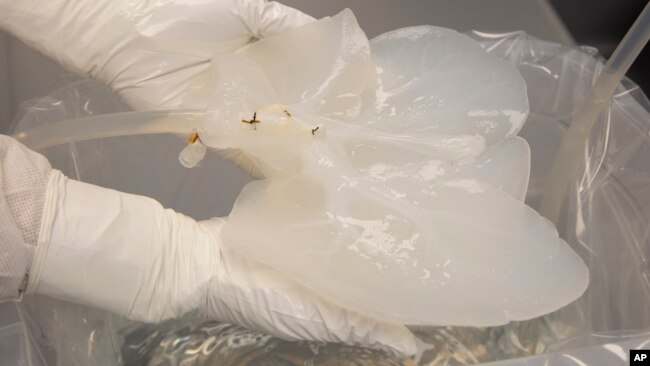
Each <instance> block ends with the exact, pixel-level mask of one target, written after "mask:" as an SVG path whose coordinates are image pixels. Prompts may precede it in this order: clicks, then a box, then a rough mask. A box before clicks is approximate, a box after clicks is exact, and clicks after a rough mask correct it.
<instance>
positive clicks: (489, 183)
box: [21, 11, 588, 326]
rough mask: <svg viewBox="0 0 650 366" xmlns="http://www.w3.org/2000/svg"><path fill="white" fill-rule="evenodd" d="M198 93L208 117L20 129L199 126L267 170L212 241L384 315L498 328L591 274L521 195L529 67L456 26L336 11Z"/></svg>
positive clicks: (563, 296) (219, 68) (156, 116)
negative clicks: (385, 22)
mask: <svg viewBox="0 0 650 366" xmlns="http://www.w3.org/2000/svg"><path fill="white" fill-rule="evenodd" d="M371 50H372V52H371ZM269 55H273V57H269ZM206 85H209V86H210V87H209V88H206ZM193 104H196V105H202V104H205V105H208V106H209V107H210V110H211V112H209V113H208V118H207V123H206V124H205V126H203V124H202V121H203V120H205V119H204V117H203V115H202V114H200V113H198V114H197V113H194V112H191V111H187V112H183V113H180V114H175V113H172V114H169V113H167V112H149V113H137V114H133V115H129V116H130V118H131V119H132V122H133V125H132V126H131V127H130V128H129V127H128V122H127V121H128V118H129V116H127V115H126V114H123V115H119V116H117V120H118V122H116V124H115V126H117V127H116V130H115V131H113V130H111V129H110V128H106V127H105V126H100V123H99V121H96V120H88V121H90V122H92V123H89V124H88V126H91V125H94V126H95V127H94V128H93V127H87V128H81V130H79V129H77V128H76V127H79V125H80V123H78V122H79V121H71V122H70V126H68V127H69V129H70V130H73V131H74V132H73V133H72V136H71V137H69V138H68V139H67V140H66V139H65V136H64V135H63V134H65V131H64V132H60V133H54V134H51V136H49V139H48V136H47V133H48V132H47V131H42V130H40V129H36V130H32V131H31V132H30V133H28V134H26V135H25V136H21V137H22V138H23V139H25V141H31V142H32V144H31V145H29V146H32V147H34V144H35V145H38V146H40V147H43V146H46V145H50V146H51V145H52V143H51V141H62V140H63V141H73V140H80V139H86V138H89V137H88V136H94V137H102V136H118V135H120V134H136V133H160V132H172V133H179V132H189V131H190V130H191V131H199V134H200V137H201V141H202V142H203V143H204V144H206V145H208V146H210V147H212V148H215V149H218V150H219V152H220V153H221V154H222V155H223V156H225V157H227V158H229V159H232V160H235V161H236V162H238V163H239V164H240V165H246V164H248V165H249V166H248V167H246V168H247V169H248V170H249V171H252V172H254V173H255V174H256V175H257V176H262V177H265V178H266V179H264V180H261V181H257V182H253V183H250V184H249V185H248V186H246V187H245V188H244V191H243V192H242V194H241V196H240V197H239V199H238V200H237V202H236V204H235V206H234V208H233V211H232V214H231V216H230V219H229V221H228V223H227V224H226V225H225V227H224V229H223V243H224V245H227V246H230V247H232V248H234V249H236V250H238V251H240V252H242V253H244V254H245V255H247V256H249V257H251V258H253V259H256V260H258V261H260V262H264V263H266V264H269V265H271V266H273V267H275V268H277V269H278V270H280V271H283V272H285V273H287V274H289V275H290V276H292V277H293V278H294V279H296V280H297V281H300V282H302V283H304V284H305V285H306V286H309V287H311V288H312V289H314V290H316V291H318V292H319V293H321V294H323V295H324V296H326V297H328V298H329V299H331V300H332V301H335V302H337V303H339V304H341V305H343V306H346V307H349V308H352V309H356V310H358V311H360V312H362V313H365V314H367V315H370V316H375V317H377V318H380V319H382V320H384V321H394V322H397V323H403V324H418V325H471V326H489V325H499V324H503V323H506V322H508V321H510V320H524V319H529V318H533V317H536V316H539V315H542V314H545V313H548V312H551V311H553V310H556V309H558V308H560V307H562V306H563V305H566V304H567V303H569V302H571V301H572V300H574V299H576V298H577V297H578V296H580V294H582V292H583V291H584V290H585V288H586V286H587V283H588V272H587V268H586V266H585V265H584V263H583V262H582V260H581V259H580V258H579V257H578V255H577V254H576V253H575V252H573V251H572V250H571V249H570V247H569V246H568V245H567V244H566V243H565V242H564V241H563V240H561V239H559V238H558V236H557V232H556V230H555V228H554V227H553V226H552V225H551V224H550V223H549V222H548V221H546V220H545V219H543V218H541V217H540V216H539V215H538V214H537V213H536V212H535V211H533V210H532V209H530V208H529V207H527V206H525V205H524V204H523V202H522V200H523V197H524V196H525V194H526V187H527V184H528V176H529V161H530V156H529V155H530V152H529V149H528V144H527V143H526V142H525V141H524V140H522V139H520V138H518V137H515V134H516V133H517V131H518V130H519V129H520V128H521V126H522V124H523V122H524V120H525V117H526V115H527V113H528V103H527V98H526V90H525V84H524V81H523V79H522V78H521V76H520V75H519V74H518V72H517V71H516V69H515V68H514V67H510V66H508V65H507V64H506V63H504V62H503V61H500V60H498V59H496V58H494V57H492V56H490V55H489V54H487V53H486V52H484V51H483V50H482V49H481V47H480V46H479V45H478V44H476V43H475V42H474V41H472V40H470V39H469V38H467V37H466V36H464V35H461V34H458V33H456V32H454V31H451V30H448V29H442V28H436V27H415V28H408V29H402V30H398V31H395V32H391V33H388V34H385V35H383V36H380V37H378V38H377V39H375V40H373V41H371V42H370V43H368V41H367V39H366V37H365V35H364V34H363V32H361V30H360V29H359V27H358V25H357V23H356V20H355V19H354V16H353V15H352V13H351V12H349V11H344V12H342V13H341V14H339V15H337V16H335V17H333V18H326V19H323V20H320V21H317V22H315V23H313V24H310V25H307V26H305V27H303V28H300V29H296V30H294V31H289V32H287V33H284V34H280V35H277V36H274V37H271V38H267V39H264V40H262V41H260V42H257V43H254V44H253V45H251V46H249V47H247V48H245V49H244V50H242V51H241V52H239V53H238V54H236V55H229V56H228V55H220V56H219V57H218V58H216V59H215V61H214V63H213V68H212V73H211V75H210V76H209V78H208V80H206V79H203V80H197V81H196V83H195V87H194V89H193V90H192V91H191V92H190V93H189V94H188V97H187V101H186V103H185V105H186V106H191V105H193ZM254 112H257V113H256V121H259V122H258V123H253V124H251V123H244V122H242V120H244V121H251V120H252V119H253V116H254V115H253V113H254ZM176 117H180V119H177V118H176ZM183 120H185V122H187V126H181V125H180V124H179V123H177V122H183ZM88 121H87V122H88ZM158 122H159V123H158ZM57 126H58V125H57ZM75 126H76V127H75ZM165 130H167V131H165ZM146 131H148V132H146ZM30 139H31V140H30ZM39 141H40V142H39ZM47 141H50V143H48V142H47Z"/></svg>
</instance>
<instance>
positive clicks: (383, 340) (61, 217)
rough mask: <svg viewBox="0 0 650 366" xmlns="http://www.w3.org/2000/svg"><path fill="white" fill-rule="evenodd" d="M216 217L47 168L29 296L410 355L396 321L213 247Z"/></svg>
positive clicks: (409, 343) (412, 347) (407, 338)
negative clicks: (344, 304)
mask: <svg viewBox="0 0 650 366" xmlns="http://www.w3.org/2000/svg"><path fill="white" fill-rule="evenodd" d="M23 148H24V147H23ZM224 222H225V220H224V219H212V220H207V221H203V222H196V221H194V220H192V219H191V218H189V217H186V216H184V215H182V214H179V213H176V212H174V211H172V210H169V209H164V208H163V207H162V206H161V205H160V204H159V203H158V202H156V201H155V200H152V199H150V198H146V197H142V196H137V195H130V194H125V193H121V192H117V191H114V190H110V189H106V188H101V187H97V186H94V185H90V184H86V183H82V182H78V181H75V180H71V179H68V178H66V177H65V176H64V175H63V174H62V173H61V172H59V171H57V170H52V172H51V174H50V177H49V180H48V185H47V191H46V194H45V204H44V207H43V217H42V223H41V229H40V232H39V235H38V245H37V247H36V249H35V254H34V259H33V262H32V266H31V270H30V274H29V282H28V287H27V292H28V293H29V292H32V293H41V294H46V295H50V296H52V297H56V298H59V299H62V300H67V301H70V302H75V303H81V304H87V305H91V306H95V307H98V308H102V309H106V310H109V311H112V312H115V313H118V314H121V315H124V316H126V317H128V318H131V319H136V320H141V321H147V322H159V321H162V320H165V319H169V318H174V317H178V316H180V315H182V314H184V313H186V312H189V311H192V310H200V311H201V312H202V313H203V314H204V315H205V316H206V317H207V318H210V319H216V320H222V321H227V322H233V323H237V324H241V325H244V326H247V327H249V328H252V329H257V330H263V331H266V332H268V333H271V334H273V335H275V336H278V337H280V338H284V339H290V340H297V339H303V340H317V341H326V342H343V343H347V344H355V345H361V346H367V347H372V348H377V349H382V350H386V351H388V352H391V353H394V354H397V355H401V356H405V355H410V354H413V353H415V352H416V348H417V347H416V341H415V337H414V336H413V335H412V334H411V333H410V332H409V331H408V330H407V329H406V328H405V327H404V326H401V325H395V324H387V323H382V322H380V321H377V320H375V319H370V318H367V317H364V316H361V315H359V314H357V313H354V312H351V311H348V310H345V309H343V308H340V307H338V306H336V305H334V304H332V303H330V302H328V301H327V300H325V299H323V298H321V297H320V296H318V295H317V294H315V293H313V292H311V291H310V290H309V289H307V288H304V287H303V286H301V285H300V284H297V283H295V282H294V281H292V280H290V279H288V278H286V277H285V276H284V275H282V274H281V273H279V272H278V271H276V270H273V269H271V268H268V267H267V266H265V265H263V264H260V263H257V262H253V261H250V260H247V259H245V258H242V257H241V256H239V255H237V253H234V252H231V251H229V250H227V249H224V248H221V247H220V231H221V227H222V225H223V223H224ZM251 229H252V230H254V223H251Z"/></svg>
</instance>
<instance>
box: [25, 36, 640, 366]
mask: <svg viewBox="0 0 650 366" xmlns="http://www.w3.org/2000/svg"><path fill="white" fill-rule="evenodd" d="M471 36H472V37H474V38H475V39H477V40H479V41H481V42H482V44H483V45H484V47H485V48H486V49H487V50H488V51H489V52H491V53H492V54H494V55H497V56H499V57H502V58H505V59H506V60H508V61H510V62H512V63H514V64H516V65H517V66H518V68H519V70H520V72H521V73H522V75H523V76H524V79H525V80H526V82H527V86H528V93H529V101H530V107H531V115H530V117H529V119H528V121H527V123H526V125H525V127H524V128H523V129H522V131H521V132H520V134H519V135H520V136H521V137H523V138H525V139H526V140H527V141H528V143H529V144H530V146H531V152H532V155H531V156H532V166H531V168H532V170H531V181H530V185H529V189H528V194H527V196H526V202H527V203H528V204H530V205H531V206H532V207H537V205H538V204H539V201H540V197H541V194H542V192H543V190H544V185H545V182H544V178H545V176H546V173H547V172H548V169H549V168H550V164H551V162H552V156H553V152H554V150H555V149H557V147H558V146H559V143H560V142H561V138H562V134H563V132H564V131H565V129H566V121H570V119H571V118H570V117H571V115H572V114H573V113H575V110H576V108H577V106H578V105H579V104H580V102H581V100H582V98H584V96H585V93H586V91H587V90H588V88H589V87H590V86H591V84H592V82H593V80H594V77H595V75H597V74H598V71H599V70H600V68H601V67H602V63H601V62H600V61H599V60H598V59H597V56H596V54H595V52H594V50H593V49H589V48H572V47H565V46H560V45H556V44H551V43H547V42H543V41H539V40H535V39H532V38H530V37H528V36H526V35H525V34H522V33H511V34H501V35H494V34H482V33H473V34H471ZM93 105H97V106H98V108H99V106H100V105H101V106H103V107H104V108H105V109H98V112H95V111H94V110H93V107H92V106H93ZM24 110H25V111H26V112H24V113H23V114H21V115H20V116H19V118H18V123H17V129H16V131H18V130H21V129H24V128H26V126H30V125H34V124H40V123H53V122H55V121H56V120H58V119H64V118H69V117H73V116H75V117H76V116H83V115H90V114H93V113H109V112H116V111H120V110H123V106H120V103H119V102H118V101H117V100H116V99H115V98H114V97H112V96H111V94H110V93H109V92H107V91H106V90H105V89H102V88H101V87H99V86H97V84H95V83H94V82H90V81H82V82H79V83H77V84H76V85H72V86H68V87H66V88H63V89H60V90H58V91H57V92H54V93H52V94H51V95H50V96H49V97H47V98H44V99H41V100H39V101H36V102H32V103H30V104H28V105H26V106H25V109H24ZM649 111H650V103H649V102H648V100H647V98H646V97H645V96H644V95H643V93H642V92H641V91H640V90H639V89H638V87H636V86H635V85H633V84H632V83H631V82H630V81H628V80H626V81H625V82H624V83H622V85H621V86H620V87H619V90H618V91H617V93H616V95H615V97H614V100H613V103H612V105H611V106H610V107H609V108H607V110H606V113H604V114H603V116H601V120H600V121H599V122H598V125H597V127H596V128H595V129H594V131H593V134H592V136H591V137H590V139H589V143H588V148H587V151H585V155H584V172H583V174H582V179H581V180H580V185H579V186H577V187H573V189H572V190H571V192H570V193H571V195H570V199H569V200H568V203H567V205H566V207H565V208H564V211H563V212H564V214H563V217H562V225H561V226H560V232H561V234H562V235H563V236H564V237H565V238H566V239H567V240H568V241H569V242H570V243H572V244H573V246H574V249H575V250H576V251H578V252H579V254H580V255H581V256H582V258H583V260H584V261H585V262H586V263H587V265H588V267H589V269H590V273H591V285H590V287H589V288H588V290H587V292H586V293H585V294H584V295H583V296H582V297H581V298H580V299H579V300H578V301H576V302H574V303H572V304H570V305H569V306H567V307H565V308H563V309H561V310H560V311H558V312H556V313H553V314H550V315H548V316H545V317H542V318H539V319H534V320H531V321H528V322H521V323H511V324H509V325H507V326H504V327H496V328H463V327H455V328H450V327H444V328H420V329H417V330H416V332H417V334H418V335H420V336H421V338H422V339H423V340H425V341H426V342H429V343H431V344H433V345H434V349H433V350H431V351H428V352H427V353H425V355H424V357H423V358H422V360H421V363H422V364H427V365H446V364H463V363H480V362H490V361H501V360H506V359H513V360H510V361H503V362H501V363H500V364H504V365H511V364H518V363H521V362H526V363H528V364H540V365H541V364H545V363H549V362H550V363H553V364H567V365H573V364H576V365H578V364H579V365H583V364H586V365H590V364H594V365H596V364H597V365H600V364H603V362H607V364H612V365H615V364H621V365H626V364H628V361H627V359H626V357H627V355H628V354H629V353H628V351H627V350H628V349H629V348H641V347H643V346H646V347H647V344H649V343H648V342H650V306H648V304H650V286H649V285H648V282H647V275H648V271H649V267H648V263H647V258H648V255H649V254H650V242H649V241H650V236H649V235H648V232H649V231H650V226H649V224H648V222H650V221H649V220H648V210H650V169H648V167H647V161H648V158H650V156H649V154H650V134H649V132H650V113H649ZM56 113H60V114H59V116H60V117H57V116H56ZM183 144H184V143H183V141H182V140H180V139H177V138H176V137H173V136H155V135H152V136H141V137H133V138H107V139H102V140H97V141H87V142H82V143H75V144H73V145H69V146H61V147H56V148H50V149H48V150H47V151H45V153H46V155H47V156H48V157H49V158H50V159H51V161H52V162H53V165H54V166H55V167H58V168H59V169H62V170H63V171H64V172H65V173H66V174H68V175H69V176H71V177H76V178H79V179H81V180H84V181H89V182H92V183H96V184H100V185H104V186H110V187H113V188H117V189H121V190H124V191H127V192H131V193H138V194H146V195H149V196H152V197H154V198H156V199H158V200H160V201H161V202H162V203H163V204H164V205H166V206H169V207H172V208H175V209H177V210H180V211H181V212H184V213H186V214H189V215H192V216H194V217H195V218H206V217H209V216H213V215H223V214H226V213H227V212H228V210H229V209H230V207H231V206H232V203H233V201H234V198H235V197H236V196H237V195H238V193H239V190H240V189H241V186H242V185H243V184H244V182H247V181H248V180H249V178H247V177H246V175H245V174H244V173H242V172H240V171H239V170H238V169H236V168H234V167H233V166H231V165H229V164H228V163H226V162H224V161H222V160H221V159H218V158H216V157H215V156H214V155H213V154H208V156H207V157H206V161H204V162H203V163H202V165H201V166H200V167H199V168H197V169H193V170H185V169H183V168H182V167H180V165H179V164H175V162H176V157H177V155H178V152H179V151H180V150H181V148H182V146H183ZM169 162H174V163H173V164H169ZM208 175H209V176H208ZM127 178H128V179H127ZM151 181H156V182H164V184H156V185H151V184H150V183H149V182H151ZM215 186H216V187H219V189H218V194H214V187H215ZM441 301H444V299H441ZM22 306H24V307H25V308H26V309H29V311H28V313H29V314H30V316H31V319H32V321H31V322H29V324H30V325H31V329H32V336H34V337H35V339H36V341H37V343H38V344H39V345H40V349H41V350H45V351H44V352H43V354H44V355H45V356H44V359H48V360H50V364H54V363H52V360H56V362H58V364H60V365H93V364H97V365H105V364H109V363H120V362H121V363H124V364H156V363H158V362H160V360H161V358H162V359H164V360H166V362H169V363H170V364H174V363H180V362H182V361H183V360H185V362H189V360H195V361H196V362H197V363H201V362H205V363H208V362H212V363H217V362H219V363H225V362H226V361H225V360H228V361H229V362H231V364H246V363H247V362H248V363H249V364H255V363H259V362H260V361H261V360H264V361H265V362H268V363H269V364H274V363H276V364H278V363H284V364H287V363H289V364H291V363H294V364H303V363H304V362H306V361H307V362H312V363H313V364H327V362H330V363H331V364H336V363H341V362H343V361H345V360H348V361H351V360H355V361H357V362H367V363H369V364H382V363H383V364H387V365H390V364H397V360H394V359H390V358H388V357H387V356H385V355H383V354H377V353H374V352H371V351H367V352H366V351H364V352H360V351H357V350H349V349H348V348H346V347H343V346H338V345H326V346H322V345H314V344H306V343H291V344H286V343H283V342H279V341H277V340H273V339H271V338H268V337H264V336H263V335H260V334H255V333H251V332H248V331H245V330H242V329H239V328H233V327H228V326H225V325H221V326H218V325H215V324H214V323H210V324H203V325H201V324H199V323H197V321H196V320H179V321H175V322H171V323H168V324H164V325H161V326H157V327H152V326H141V325H139V324H135V323H130V324H126V323H125V322H124V321H122V320H119V319H115V318H114V317H113V316H111V315H108V314H104V313H101V312H98V311H96V310H92V309H87V308H82V307H79V306H73V305H70V304H63V303H59V302H56V301H54V300H50V299H43V298H41V299H26V301H25V303H23V304H22ZM197 329H199V330H198V331H197ZM217 340H219V342H217ZM242 345H243V346H242ZM217 346H218V347H217ZM47 355H49V357H47ZM172 355H173V356H174V357H171V356H172ZM236 355H239V356H238V357H237V356H236ZM251 355H254V356H255V357H248V358H247V356H251ZM528 356H534V357H532V358H530V357H529V358H526V359H521V358H522V357H528ZM516 358H518V359H516ZM364 360H365V361H364ZM407 363H408V361H407Z"/></svg>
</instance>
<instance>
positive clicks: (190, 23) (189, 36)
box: [0, 0, 313, 177]
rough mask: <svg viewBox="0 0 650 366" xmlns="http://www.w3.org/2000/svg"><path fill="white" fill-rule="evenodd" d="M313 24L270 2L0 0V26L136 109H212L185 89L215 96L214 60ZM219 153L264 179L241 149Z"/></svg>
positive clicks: (309, 18)
mask: <svg viewBox="0 0 650 366" xmlns="http://www.w3.org/2000/svg"><path fill="white" fill-rule="evenodd" d="M311 21H313V18H312V17H310V16H309V15H306V14H303V13H302V12H300V11H298V10H296V9H293V8H291V7H287V6H284V5H282V4H279V3H276V2H266V1H265V0H152V1H148V0H135V1H134V0H0V28H3V29H5V30H7V31H9V32H10V33H12V34H14V35H15V36H16V37H17V38H19V39H21V40H22V41H23V42H25V43H26V44H28V45H30V46H31V47H33V48H35V49H37V50H39V51H40V52H42V53H44V54H45V55H47V56H49V57H51V58H53V59H55V60H57V61H58V62H59V63H60V64H61V65H62V66H64V67H65V68H67V69H69V70H71V71H74V72H76V73H78V74H80V75H84V76H88V77H92V78H95V79H98V80H100V81H102V82H104V83H105V84H107V85H108V86H110V87H111V88H112V89H113V90H114V91H116V92H117V93H118V94H119V95H120V96H121V97H122V98H123V99H124V100H125V101H126V102H127V103H128V104H129V105H131V106H132V107H133V108H135V109H137V110H151V109H176V108H195V109H204V108H206V107H207V106H206V105H204V103H202V102H200V101H197V100H196V98H191V97H190V98H186V94H188V92H189V91H190V90H191V89H194V90H196V89H201V92H199V93H203V92H205V93H209V91H210V89H211V88H212V87H213V86H212V84H211V72H212V71H211V70H210V65H211V61H212V59H213V58H218V57H219V54H221V53H224V52H234V51H236V50H239V49H241V48H242V47H244V46H245V45H246V44H248V43H249V42H251V41H254V40H256V39H259V38H264V37H268V36H271V35H274V34H276V33H280V32H282V31H284V30H286V29H289V28H292V27H299V26H302V25H305V24H307V23H309V22H311ZM218 153H219V154H220V155H221V156H222V157H223V158H225V159H226V160H229V161H231V162H233V163H235V164H236V165H237V166H239V167H241V168H242V169H243V170H245V171H246V172H248V173H249V174H251V175H252V176H254V177H260V176H261V175H260V172H259V171H258V169H257V167H256V166H255V165H254V164H253V163H252V162H251V161H250V160H249V159H248V158H247V157H246V156H245V154H243V153H242V152H241V151H231V150H224V151H219V152H218ZM189 165H192V164H189ZM189 165H188V166H189Z"/></svg>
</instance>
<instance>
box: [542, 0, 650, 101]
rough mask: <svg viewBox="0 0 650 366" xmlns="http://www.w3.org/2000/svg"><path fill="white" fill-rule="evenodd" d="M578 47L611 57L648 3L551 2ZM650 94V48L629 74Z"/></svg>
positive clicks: (609, 0) (637, 0)
mask: <svg viewBox="0 0 650 366" xmlns="http://www.w3.org/2000/svg"><path fill="white" fill-rule="evenodd" d="M550 2H551V4H552V5H553V7H554V8H555V11H556V12H557V13H558V15H559V16H560V18H562V21H563V22H564V24H565V26H566V27H567V28H568V30H569V32H571V35H572V36H573V38H574V39H575V40H576V43H578V44H584V45H589V46H593V47H596V48H598V50H599V51H600V53H602V54H603V55H604V56H605V57H609V56H610V55H611V54H612V52H614V49H615V48H616V46H617V45H618V43H619V42H620V41H621V40H622V39H623V36H625V33H626V32H627V30H628V29H630V27H631V26H632V23H634V21H635V20H636V18H637V17H638V16H639V14H641V10H643V7H644V6H645V5H646V4H647V3H648V1H647V0H591V1H584V0H550ZM627 76H628V77H630V78H631V79H632V80H634V82H636V83H637V84H639V86H641V88H642V89H643V91H644V92H645V93H646V95H648V94H649V93H650V47H648V46H647V45H646V47H645V48H644V49H643V52H641V54H640V55H639V58H637V60H636V61H635V62H634V64H633V65H632V68H631V69H630V71H629V72H628V74H627Z"/></svg>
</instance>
